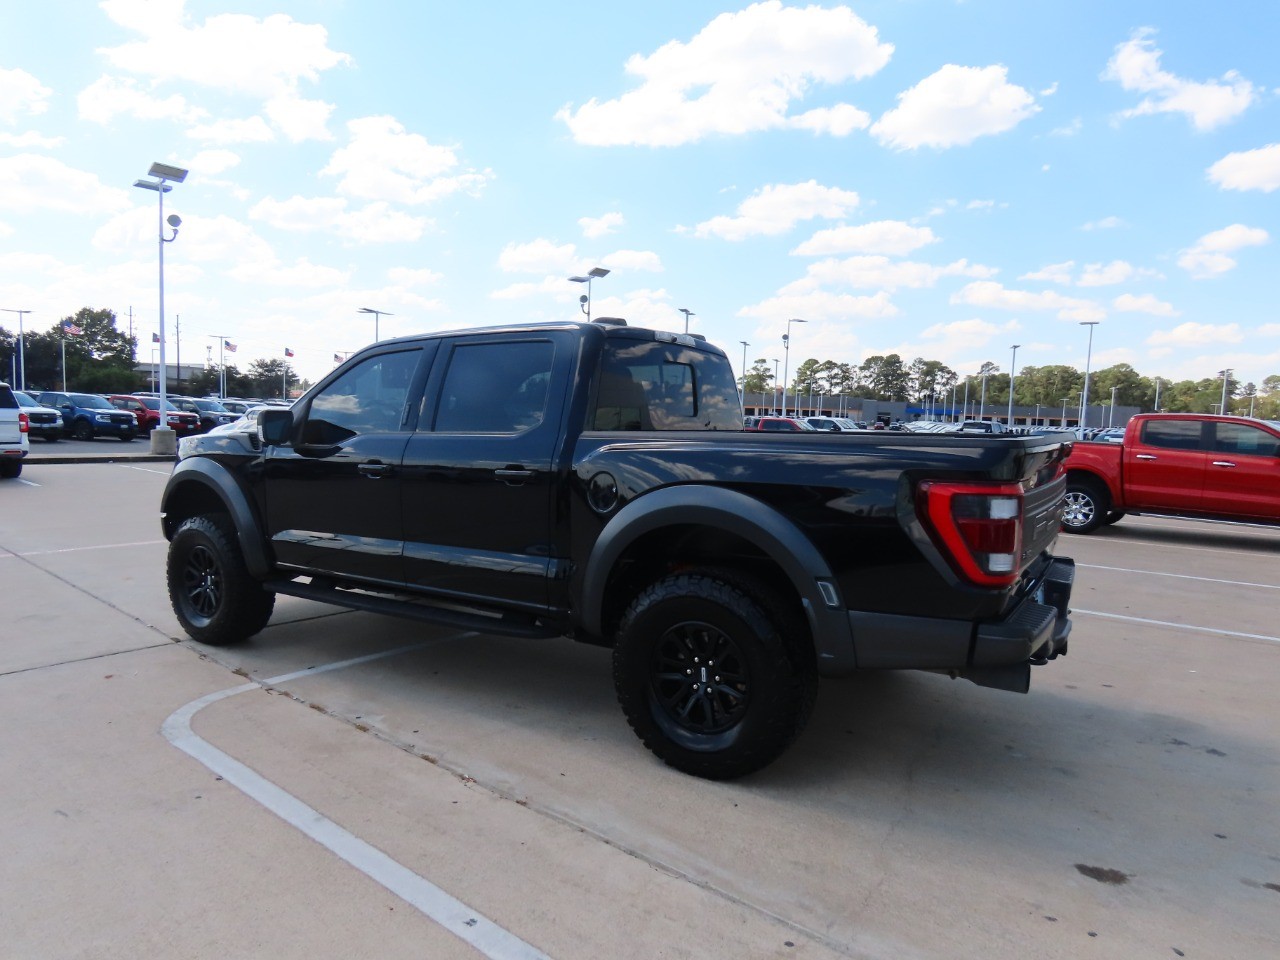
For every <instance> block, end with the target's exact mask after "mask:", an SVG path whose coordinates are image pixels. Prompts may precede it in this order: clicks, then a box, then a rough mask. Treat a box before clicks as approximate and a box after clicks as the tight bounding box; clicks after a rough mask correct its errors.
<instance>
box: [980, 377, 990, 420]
mask: <svg viewBox="0 0 1280 960" xmlns="http://www.w3.org/2000/svg"><path fill="white" fill-rule="evenodd" d="M989 376H991V374H989V373H983V374H982V401H981V402H980V403H979V404H978V419H979V420H981V419H982V415H983V414H984V413H986V412H987V377H989Z"/></svg>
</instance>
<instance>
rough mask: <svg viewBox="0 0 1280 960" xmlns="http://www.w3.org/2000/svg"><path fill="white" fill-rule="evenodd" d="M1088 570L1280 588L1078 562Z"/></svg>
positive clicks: (1231, 585)
mask: <svg viewBox="0 0 1280 960" xmlns="http://www.w3.org/2000/svg"><path fill="white" fill-rule="evenodd" d="M1076 566H1077V567H1082V568H1084V569H1088V570H1110V571H1111V572H1112V573H1140V574H1142V575H1143V576H1144V577H1173V578H1174V579H1175V580H1198V581H1200V582H1201V583H1222V584H1226V585H1227V586H1230V587H1257V588H1259V589H1260V590H1280V584H1274V583H1250V582H1249V581H1248V580H1218V579H1216V578H1214V577H1193V576H1190V575H1188V574H1185V573H1161V572H1159V571H1157V570H1134V569H1133V568H1132V567H1104V566H1102V565H1101V564H1097V563H1077V564H1076Z"/></svg>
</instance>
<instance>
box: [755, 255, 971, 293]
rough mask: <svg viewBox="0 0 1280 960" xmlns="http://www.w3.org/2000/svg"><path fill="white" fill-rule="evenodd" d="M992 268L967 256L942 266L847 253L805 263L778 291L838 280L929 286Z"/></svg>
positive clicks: (866, 285)
mask: <svg viewBox="0 0 1280 960" xmlns="http://www.w3.org/2000/svg"><path fill="white" fill-rule="evenodd" d="M995 274H996V270H994V269H993V268H991V267H984V266H982V265H981V264H976V263H975V264H971V263H969V261H968V260H957V261H955V262H954V263H949V264H947V265H946V266H941V267H939V266H935V265H933V264H931V263H917V262H913V261H909V260H897V261H894V260H890V259H889V258H888V257H849V258H848V259H845V260H834V259H832V260H821V261H819V262H818V263H813V264H810V265H809V269H808V271H807V273H806V275H805V277H804V278H803V279H801V280H796V281H794V282H793V283H789V284H787V285H786V286H785V287H783V288H782V290H781V291H779V292H780V293H787V294H789V293H802V292H805V291H808V290H814V289H817V288H818V287H820V286H822V285H824V284H841V285H844V286H849V287H854V288H858V289H869V290H889V291H892V290H897V289H898V288H900V287H908V288H913V289H920V288H925V287H932V286H934V285H936V284H937V282H938V281H939V280H940V279H942V278H943V277H974V278H981V279H985V278H988V277H992V276H995Z"/></svg>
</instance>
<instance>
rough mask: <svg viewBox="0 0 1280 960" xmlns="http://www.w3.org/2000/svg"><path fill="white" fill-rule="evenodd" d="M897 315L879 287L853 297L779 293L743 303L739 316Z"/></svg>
mask: <svg viewBox="0 0 1280 960" xmlns="http://www.w3.org/2000/svg"><path fill="white" fill-rule="evenodd" d="M897 315H898V308H897V307H896V306H895V305H894V303H893V301H892V300H891V299H889V294H888V293H886V292H884V291H881V292H880V293H877V294H876V295H875V296H873V297H855V296H851V295H850V294H847V293H829V292H826V291H821V290H818V291H813V292H811V293H789V294H784V293H779V295H778V296H776V297H771V298H769V299H768V300H763V301H761V302H760V303H757V304H752V305H750V306H746V307H743V308H742V309H741V310H739V311H738V316H740V317H759V318H760V319H762V320H778V319H779V318H784V317H804V319H805V320H807V321H809V322H811V323H812V322H814V321H819V320H843V319H847V318H849V317H865V318H871V319H883V318H885V317H894V316H897Z"/></svg>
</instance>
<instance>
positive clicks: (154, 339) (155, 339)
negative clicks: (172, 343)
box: [151, 333, 160, 343]
mask: <svg viewBox="0 0 1280 960" xmlns="http://www.w3.org/2000/svg"><path fill="white" fill-rule="evenodd" d="M151 342H152V343H159V342H160V334H158V333H153V334H152V335H151Z"/></svg>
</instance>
